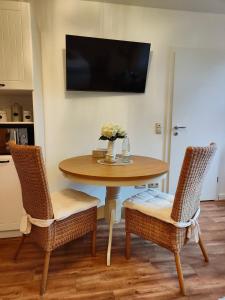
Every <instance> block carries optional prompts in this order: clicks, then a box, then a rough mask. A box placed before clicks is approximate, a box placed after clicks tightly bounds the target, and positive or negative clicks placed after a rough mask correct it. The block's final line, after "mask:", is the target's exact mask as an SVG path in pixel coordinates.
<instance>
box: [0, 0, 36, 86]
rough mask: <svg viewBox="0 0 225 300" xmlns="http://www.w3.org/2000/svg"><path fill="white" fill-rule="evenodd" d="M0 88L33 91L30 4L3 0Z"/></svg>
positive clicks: (0, 13) (0, 18) (1, 4)
mask: <svg viewBox="0 0 225 300" xmlns="http://www.w3.org/2000/svg"><path fill="white" fill-rule="evenodd" d="M0 90H32V51H31V25H30V7H29V3H23V2H15V1H14V2H13V1H0Z"/></svg>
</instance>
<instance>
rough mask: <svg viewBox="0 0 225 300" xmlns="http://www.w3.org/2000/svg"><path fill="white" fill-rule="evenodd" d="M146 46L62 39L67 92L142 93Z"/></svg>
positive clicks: (147, 58)
mask: <svg viewBox="0 0 225 300" xmlns="http://www.w3.org/2000/svg"><path fill="white" fill-rule="evenodd" d="M150 46H151V44H149V43H138V42H128V41H119V40H110V39H100V38H92V37H84V36H74V35H66V88H67V90H69V91H72V90H76V91H108V92H132V93H144V91H145V83H146V76H147V70H148V61H149V52H150Z"/></svg>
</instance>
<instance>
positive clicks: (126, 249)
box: [125, 231, 130, 259]
mask: <svg viewBox="0 0 225 300" xmlns="http://www.w3.org/2000/svg"><path fill="white" fill-rule="evenodd" d="M125 256H126V259H130V232H128V231H126V245H125Z"/></svg>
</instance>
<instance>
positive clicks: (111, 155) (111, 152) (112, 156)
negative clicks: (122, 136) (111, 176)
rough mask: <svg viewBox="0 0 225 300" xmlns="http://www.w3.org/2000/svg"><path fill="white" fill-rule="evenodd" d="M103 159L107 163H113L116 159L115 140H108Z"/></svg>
mask: <svg viewBox="0 0 225 300" xmlns="http://www.w3.org/2000/svg"><path fill="white" fill-rule="evenodd" d="M105 161H106V162H108V163H114V162H115V161H116V149H115V141H108V148H107V153H106V156H105Z"/></svg>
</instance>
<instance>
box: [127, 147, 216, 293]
mask: <svg viewBox="0 0 225 300" xmlns="http://www.w3.org/2000/svg"><path fill="white" fill-rule="evenodd" d="M215 151H216V145H215V144H210V145H209V146H208V147H188V148H187V149H186V153H185V157H184V161H183V166H182V168H181V173H180V177H179V182H178V186H177V190H176V194H175V197H173V196H171V195H169V194H166V193H159V194H158V196H155V197H154V191H152V192H151V191H149V190H148V191H146V192H143V193H140V194H138V195H136V196H134V197H131V198H130V199H127V200H126V201H125V202H124V206H125V230H126V249H125V251H126V258H127V259H129V257H130V234H131V233H134V234H136V235H139V236H141V237H142V238H144V239H146V240H150V241H153V242H154V243H156V244H158V245H160V246H162V247H164V248H167V249H168V250H170V251H171V252H173V253H174V256H175V262H176V268H177V274H178V279H179V285H180V289H181V292H182V293H183V294H184V295H185V287H184V280H183V273H182V268H181V262H180V254H179V253H180V251H181V248H182V247H183V246H184V245H185V244H186V242H187V241H188V230H189V229H191V228H190V226H191V225H190V224H189V226H187V227H180V226H177V225H179V224H181V222H182V223H185V224H187V222H188V221H190V219H192V218H193V216H195V215H196V212H197V211H198V212H199V211H200V210H199V207H200V200H199V196H200V192H201V187H202V182H203V178H204V176H205V174H206V171H207V169H208V165H209V163H210V161H211V160H212V158H213V156H214V153H215ZM144 193H145V194H144ZM148 193H149V194H151V193H152V194H153V196H152V199H151V200H148V199H147V201H146V199H145V201H143V200H142V198H143V199H144V198H146V195H147V194H148ZM157 201H159V202H160V205H159V204H158V207H157ZM164 204H165V205H164ZM149 207H150V209H149ZM163 207H164V208H163ZM192 225H193V224H192ZM195 225H197V226H199V224H198V223H197V224H195ZM197 233H198V239H197V241H198V243H199V246H200V248H201V251H202V254H203V256H204V258H205V261H206V262H208V256H207V253H206V250H205V248H204V246H203V242H202V239H201V237H200V231H199V230H198V232H197Z"/></svg>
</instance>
